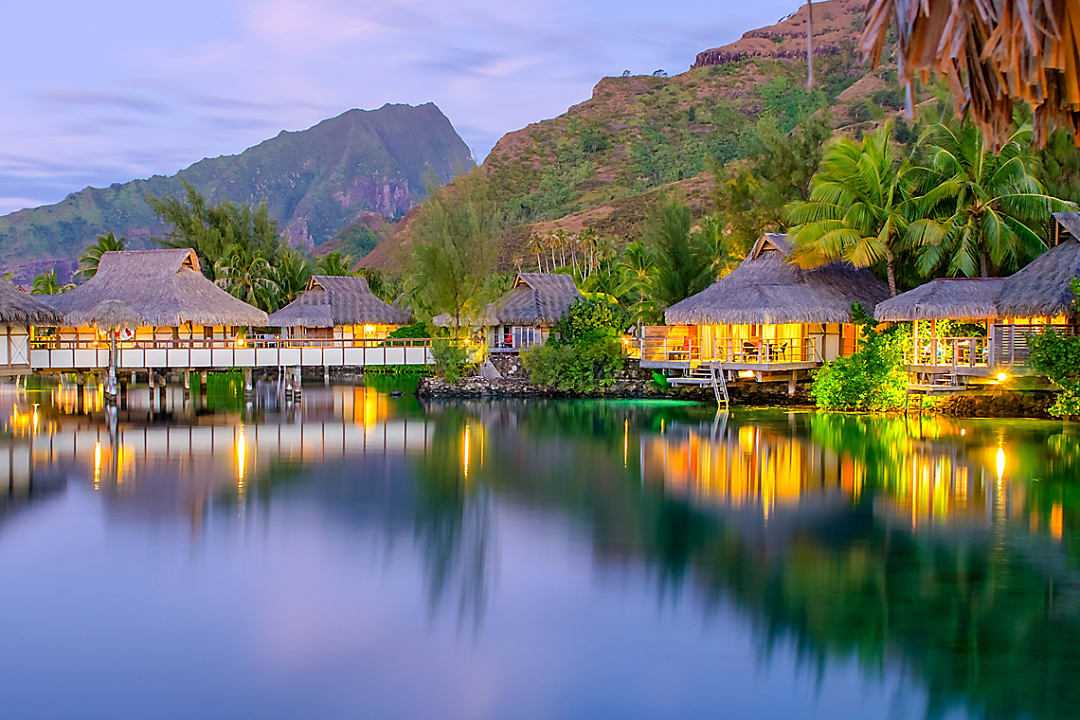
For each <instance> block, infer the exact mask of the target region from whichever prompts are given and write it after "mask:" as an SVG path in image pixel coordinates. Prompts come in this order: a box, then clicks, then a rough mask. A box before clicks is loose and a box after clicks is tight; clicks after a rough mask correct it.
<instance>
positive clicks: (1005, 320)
mask: <svg viewBox="0 0 1080 720" xmlns="http://www.w3.org/2000/svg"><path fill="white" fill-rule="evenodd" d="M1054 217H1055V219H1056V220H1057V222H1058V231H1057V233H1056V237H1057V239H1058V240H1060V241H1061V242H1060V244H1059V245H1057V246H1055V247H1053V248H1051V249H1050V250H1048V251H1047V252H1045V253H1043V254H1042V255H1041V256H1039V257H1038V258H1036V259H1035V260H1034V261H1033V262H1031V263H1030V264H1029V265H1028V266H1027V267H1025V268H1024V269H1023V270H1020V271H1019V272H1017V273H1016V274H1014V275H1011V276H1009V277H1005V278H973V279H952V278H950V279H938V280H931V281H930V282H928V283H926V284H924V285H921V286H919V287H917V288H915V289H914V290H910V291H908V292H905V293H901V294H900V295H897V296H896V297H894V298H890V299H888V300H886V301H884V302H882V303H880V304H879V305H878V306H877V308H876V309H875V311H874V316H875V317H876V318H877V319H878V320H881V321H883V322H912V323H914V331H913V333H912V335H913V348H912V361H911V365H912V369H913V371H914V372H916V373H919V374H925V375H927V376H932V375H935V374H937V371H939V370H940V371H941V372H947V374H948V375H949V376H950V377H951V378H952V380H953V381H954V382H953V384H954V385H955V384H957V376H964V377H979V376H990V375H997V374H999V372H1000V370H1001V369H1002V368H1012V369H1016V368H1022V367H1023V366H1024V364H1025V361H1026V359H1027V356H1028V348H1027V339H1028V337H1029V336H1030V335H1031V334H1032V333H1038V332H1042V331H1043V330H1044V329H1046V328H1047V327H1054V328H1057V329H1060V330H1063V331H1067V332H1073V330H1074V328H1075V326H1076V317H1075V307H1074V303H1075V297H1074V295H1073V288H1072V284H1073V281H1074V280H1076V279H1078V278H1080V213H1057V214H1056V215H1055V216H1054ZM920 321H929V325H928V327H927V324H926V323H923V322H920ZM944 321H947V325H946V324H944ZM957 324H961V325H962V328H961V330H960V331H958V330H957V329H956V326H957ZM943 328H945V329H943ZM926 379H927V381H929V380H930V378H929V377H927V378H926Z"/></svg>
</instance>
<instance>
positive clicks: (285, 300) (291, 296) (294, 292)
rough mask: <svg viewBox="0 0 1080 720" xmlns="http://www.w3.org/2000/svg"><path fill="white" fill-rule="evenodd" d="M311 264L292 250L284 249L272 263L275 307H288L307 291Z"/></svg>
mask: <svg viewBox="0 0 1080 720" xmlns="http://www.w3.org/2000/svg"><path fill="white" fill-rule="evenodd" d="M310 279H311V263H309V262H308V260H307V258H305V257H304V256H303V255H301V254H300V253H299V252H297V251H296V250H293V249H292V248H285V249H284V250H282V251H281V253H279V254H278V257H277V259H276V260H275V262H274V273H273V280H274V284H275V285H277V303H276V304H277V305H278V306H283V305H288V304H289V303H291V302H292V301H293V300H295V299H296V298H297V296H299V295H300V293H302V292H304V290H306V289H307V285H308V281H309V280H310Z"/></svg>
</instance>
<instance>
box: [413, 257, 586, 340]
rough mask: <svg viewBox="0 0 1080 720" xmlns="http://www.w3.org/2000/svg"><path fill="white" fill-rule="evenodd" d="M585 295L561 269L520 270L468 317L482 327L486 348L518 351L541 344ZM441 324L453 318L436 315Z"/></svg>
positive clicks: (472, 324) (450, 323)
mask: <svg viewBox="0 0 1080 720" xmlns="http://www.w3.org/2000/svg"><path fill="white" fill-rule="evenodd" d="M581 299H582V295H581V292H580V291H579V290H578V289H577V286H576V285H575V284H574V279H573V278H572V277H570V276H569V275H562V274H558V273H518V276H517V277H516V278H515V279H514V286H513V287H512V288H511V289H510V291H509V292H507V293H506V294H505V295H503V296H502V297H501V298H499V299H498V300H497V301H496V302H493V303H491V304H490V305H488V306H487V307H486V308H484V311H483V313H482V314H481V315H480V317H478V318H469V319H468V320H466V321H465V322H466V324H467V325H468V326H469V327H472V328H475V329H478V330H483V331H484V335H485V338H486V343H487V348H488V351H489V352H493V353H516V352H520V351H521V350H525V349H527V348H530V347H533V346H536V345H541V344H543V343H544V341H546V340H547V338H548V335H550V334H551V328H553V327H554V326H555V324H556V323H558V322H559V320H561V319H562V317H563V316H564V315H566V313H567V311H568V310H569V309H570V307H571V306H572V305H573V304H574V303H576V302H578V301H579V300H581ZM434 322H435V324H436V325H437V326H439V327H452V326H453V318H451V317H450V316H449V315H440V316H438V317H436V318H435V321H434Z"/></svg>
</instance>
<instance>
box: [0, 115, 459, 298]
mask: <svg viewBox="0 0 1080 720" xmlns="http://www.w3.org/2000/svg"><path fill="white" fill-rule="evenodd" d="M473 165H474V163H473V160H472V154H471V153H470V151H469V148H468V147H467V146H466V145H465V143H464V141H462V139H461V138H460V137H459V136H458V134H457V132H456V131H455V130H454V128H453V126H452V125H451V124H450V121H449V120H448V119H447V118H446V116H445V115H443V114H442V112H441V111H440V110H439V109H438V108H437V107H436V106H435V105H433V104H430V103H429V104H426V105H420V106H415V107H414V106H409V105H385V106H383V107H382V108H380V109H378V110H370V111H365V110H349V111H348V112H346V113H343V114H342V115H339V116H337V117H334V118H330V119H329V120H324V121H322V122H320V123H319V124H317V125H315V126H314V127H311V128H309V129H307V130H303V131H299V132H282V133H280V134H279V135H278V136H277V137H274V138H272V139H270V140H266V141H264V142H262V143H260V144H258V145H256V146H254V147H252V148H249V149H248V150H245V151H244V152H242V153H240V154H239V155H227V156H223V157H217V158H211V159H206V160H201V161H199V162H197V163H195V164H194V165H192V166H190V167H188V168H186V169H184V170H181V171H180V172H178V173H177V174H176V175H172V176H169V177H163V176H154V177H151V178H149V179H146V180H135V181H132V182H127V183H122V184H115V185H111V186H109V187H107V188H86V189H85V190H81V191H79V192H76V193H73V194H71V195H69V196H68V197H67V198H66V199H64V200H63V201H62V202H59V203H57V204H55V205H48V206H44V207H39V208H32V209H27V210H20V211H18V212H14V213H11V214H9V215H5V216H3V217H0V267H3V268H4V269H7V270H13V271H14V272H15V274H16V277H17V279H19V280H26V279H27V278H28V277H32V276H33V274H35V273H36V272H37V271H39V270H41V269H45V268H48V267H54V266H55V267H57V268H58V270H59V272H60V274H61V275H64V274H66V273H67V272H70V271H71V270H72V269H74V266H75V264H76V262H77V260H76V258H77V257H78V255H79V253H80V252H81V251H82V249H83V248H85V247H86V246H87V245H88V244H90V243H91V242H93V240H94V238H95V237H96V236H97V235H98V234H99V233H102V232H106V231H109V230H111V231H113V232H115V233H116V234H117V235H123V236H125V237H127V238H128V240H129V241H130V244H131V245H132V246H133V247H145V246H148V245H150V244H151V243H152V238H153V237H154V236H157V235H160V234H162V233H163V232H164V231H165V228H164V227H163V226H162V225H161V223H160V222H159V221H158V219H157V217H156V216H155V215H154V213H153V211H152V210H151V209H150V207H149V205H148V204H147V203H146V200H145V198H146V197H147V196H149V195H155V196H167V195H175V194H178V193H180V192H181V191H182V185H181V183H182V182H188V183H190V184H191V185H193V186H194V187H195V188H197V189H198V190H199V191H200V192H201V193H203V194H204V195H205V196H207V197H208V198H209V199H210V200H211V201H212V202H220V201H224V200H231V201H233V202H238V203H245V204H256V203H260V202H264V201H265V202H266V203H267V205H268V207H269V209H270V214H271V215H272V216H273V218H274V219H275V220H277V221H278V223H279V224H280V226H281V228H282V230H283V232H284V233H285V235H286V237H287V238H288V240H289V242H290V243H292V244H293V245H298V246H304V247H307V248H315V247H317V246H319V245H321V244H323V243H325V242H326V241H328V240H330V239H331V238H333V237H334V236H335V234H337V233H338V231H340V230H342V229H343V228H347V227H349V226H351V225H352V224H353V223H354V222H355V221H357V220H358V219H360V218H367V217H369V216H372V215H375V216H379V217H382V218H386V219H397V218H400V217H401V216H403V215H404V214H405V213H407V212H408V211H409V210H410V209H411V208H412V207H414V206H415V205H416V204H417V203H418V202H419V201H420V200H422V199H423V197H424V195H425V189H426V184H427V182H428V181H429V178H433V179H435V180H436V181H437V182H439V183H445V182H448V181H449V180H451V179H452V178H453V177H455V176H456V175H458V174H460V173H462V172H466V171H468V170H470V169H471V168H472V167H473Z"/></svg>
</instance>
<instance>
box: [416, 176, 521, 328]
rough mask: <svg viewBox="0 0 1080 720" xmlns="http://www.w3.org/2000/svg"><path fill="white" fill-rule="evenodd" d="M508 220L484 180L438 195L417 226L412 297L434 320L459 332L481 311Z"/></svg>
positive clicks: (469, 181) (421, 212)
mask: <svg viewBox="0 0 1080 720" xmlns="http://www.w3.org/2000/svg"><path fill="white" fill-rule="evenodd" d="M503 222H504V219H503V215H502V213H501V212H500V211H499V208H498V206H497V205H496V203H495V201H494V200H493V198H492V196H491V192H490V188H489V186H488V182H487V180H486V178H485V177H484V176H483V175H479V174H474V175H471V176H468V177H467V178H462V179H460V180H459V181H458V182H457V183H455V184H454V186H453V187H450V188H444V189H443V190H441V191H439V192H437V193H435V194H434V195H433V196H432V197H431V198H430V199H429V200H428V202H426V203H425V204H424V205H423V206H422V207H421V208H420V210H419V211H418V212H417V214H416V217H415V219H414V220H413V223H412V237H413V255H412V258H411V261H410V265H409V275H408V281H407V282H408V287H409V290H408V292H409V294H410V296H411V297H412V298H413V300H414V306H419V307H420V308H421V309H422V310H423V311H424V312H426V313H428V314H430V315H437V314H439V313H447V314H448V315H449V316H450V318H451V321H452V323H453V327H454V328H455V330H459V329H460V328H461V327H462V325H464V324H465V321H466V319H467V317H468V315H469V314H470V313H471V312H477V311H479V310H480V308H481V305H482V302H483V290H484V287H485V283H486V282H488V280H489V278H490V276H491V274H492V271H493V270H494V263H495V250H494V242H495V238H496V236H497V234H498V233H499V232H500V229H501V228H502V225H503Z"/></svg>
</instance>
